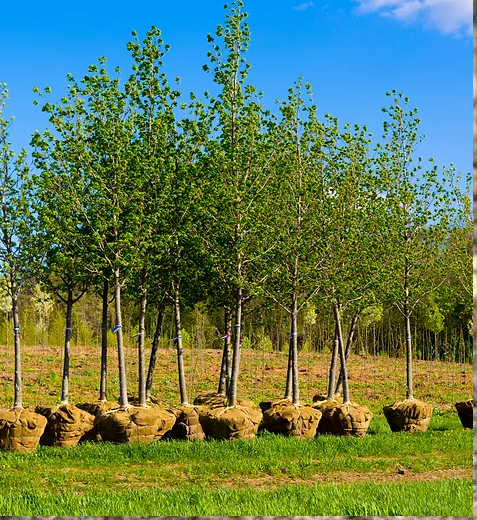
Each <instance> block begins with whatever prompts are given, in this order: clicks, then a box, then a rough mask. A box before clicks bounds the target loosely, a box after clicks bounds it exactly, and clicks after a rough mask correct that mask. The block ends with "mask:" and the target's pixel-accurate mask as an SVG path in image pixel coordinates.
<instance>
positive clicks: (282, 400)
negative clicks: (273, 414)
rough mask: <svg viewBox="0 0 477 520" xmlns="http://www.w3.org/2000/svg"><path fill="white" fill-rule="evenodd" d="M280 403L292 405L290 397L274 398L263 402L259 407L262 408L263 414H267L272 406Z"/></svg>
mask: <svg viewBox="0 0 477 520" xmlns="http://www.w3.org/2000/svg"><path fill="white" fill-rule="evenodd" d="M279 403H288V404H290V403H291V399H289V398H288V397H272V398H271V399H267V400H266V401H261V402H260V403H259V404H258V405H259V406H260V410H262V413H265V412H266V411H267V410H268V409H269V408H271V407H272V406H274V405H276V404H279Z"/></svg>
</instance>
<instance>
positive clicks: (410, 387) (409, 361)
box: [404, 265, 414, 399]
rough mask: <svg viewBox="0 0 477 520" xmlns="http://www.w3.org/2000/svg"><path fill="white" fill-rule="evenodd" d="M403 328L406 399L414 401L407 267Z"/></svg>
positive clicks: (406, 271) (407, 273)
mask: <svg viewBox="0 0 477 520" xmlns="http://www.w3.org/2000/svg"><path fill="white" fill-rule="evenodd" d="M404 326H405V332H406V379H407V396H406V397H407V399H414V390H413V380H412V342H411V312H410V309H409V267H408V266H407V265H406V267H405V269H404Z"/></svg>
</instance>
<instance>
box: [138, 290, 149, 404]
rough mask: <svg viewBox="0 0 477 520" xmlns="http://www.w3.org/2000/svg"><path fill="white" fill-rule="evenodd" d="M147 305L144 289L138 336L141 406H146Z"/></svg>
mask: <svg viewBox="0 0 477 520" xmlns="http://www.w3.org/2000/svg"><path fill="white" fill-rule="evenodd" d="M146 306H147V295H146V291H145V290H143V294H142V297H141V304H140V311H139V334H138V337H137V344H138V360H139V362H138V365H139V391H138V394H139V406H146V363H145V355H144V343H145V339H146Z"/></svg>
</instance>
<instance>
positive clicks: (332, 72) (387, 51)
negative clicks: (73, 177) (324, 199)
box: [0, 0, 472, 173]
mask: <svg viewBox="0 0 477 520" xmlns="http://www.w3.org/2000/svg"><path fill="white" fill-rule="evenodd" d="M2 3H3V5H2V9H1V13H0V34H1V37H2V46H1V47H0V81H4V82H6V83H8V86H9V91H10V100H9V103H8V106H7V111H6V112H7V114H8V115H14V116H15V122H14V124H13V125H12V127H11V132H10V134H11V141H12V142H13V144H14V146H15V148H16V149H18V148H19V147H20V146H25V145H27V144H28V142H29V136H30V135H31V133H32V132H33V131H34V130H36V129H39V130H42V129H43V128H45V127H46V126H47V120H46V118H45V116H44V114H42V113H41V112H40V110H39V108H38V107H34V106H33V105H32V102H33V99H35V98H34V95H33V93H32V87H33V86H38V87H39V88H43V87H45V86H50V87H51V88H52V90H53V94H52V99H59V98H60V97H61V95H63V94H64V93H65V92H66V74H67V73H68V72H71V73H73V75H74V76H75V77H76V78H77V79H80V77H81V76H82V75H84V74H85V73H86V71H87V67H88V65H89V64H90V63H95V62H96V60H97V58H98V57H99V56H100V55H105V56H106V57H107V58H108V63H109V65H110V66H111V68H113V67H115V66H117V65H119V66H121V68H122V69H123V71H124V72H125V73H126V72H127V71H128V69H129V66H130V60H129V56H128V53H127V51H126V43H127V41H128V40H129V39H130V33H131V30H133V29H135V30H137V31H138V33H139V36H143V35H144V34H145V32H146V30H147V29H148V28H149V27H150V26H151V25H152V24H154V25H156V26H157V27H159V28H161V29H162V32H163V37H164V40H165V42H167V43H169V44H171V47H172V48H171V52H170V53H169V54H168V55H167V58H166V62H165V67H164V68H165V71H166V72H167V74H168V75H169V76H170V78H171V79H172V78H174V77H176V76H180V77H181V78H182V83H181V90H182V91H183V92H184V93H186V94H187V93H188V92H190V91H194V92H196V93H198V94H200V93H201V92H203V91H204V90H207V89H209V88H210V87H211V80H212V78H211V77H210V76H209V75H207V74H206V73H204V72H203V71H202V65H203V64H205V63H206V62H207V58H206V53H207V51H208V50H209V46H208V44H207V39H206V35H207V33H208V32H214V30H215V27H216V25H217V24H219V23H222V22H223V19H224V11H223V9H222V7H223V4H224V1H223V0H219V1H218V0H203V1H199V0H179V1H171V0H142V1H141V2H137V3H136V4H135V3H134V2H121V1H116V2H112V1H99V0H96V1H92V0H84V1H82V2H76V3H75V2H64V1H57V0H51V1H50V2H48V3H40V2H36V1H35V2H33V1H30V0H24V1H22V2H13V1H8V0H4V2H2ZM136 6H137V7H136ZM245 10H246V11H247V12H249V13H250V17H249V23H250V26H251V31H252V41H251V46H250V52H249V56H248V59H249V62H250V63H251V65H252V69H251V74H250V76H249V78H250V81H251V82H252V83H253V84H254V85H255V86H257V88H259V89H260V90H263V91H264V93H265V103H266V104H267V105H268V106H269V107H270V108H272V107H273V104H274V100H275V99H276V98H279V99H283V98H285V97H286V90H287V88H288V87H289V86H290V84H291V83H292V82H293V81H294V80H295V79H296V78H297V77H298V76H299V75H303V76H304V77H305V79H306V80H307V81H308V82H310V83H311V84H312V85H313V90H314V94H315V101H316V103H317V105H318V107H319V109H320V111H321V112H322V113H325V112H329V113H331V114H332V115H334V116H336V117H338V118H339V120H340V122H341V123H345V122H351V123H355V122H357V123H360V124H367V125H368V127H369V129H370V130H371V131H373V132H374V134H375V135H376V136H378V135H380V134H381V128H382V116H383V114H382V113H381V110H380V109H381V107H382V106H383V105H385V104H387V102H388V100H387V98H386V96H385V92H386V91H387V90H391V89H397V90H399V91H402V92H404V93H405V94H406V95H407V96H409V97H410V99H411V103H412V104H413V105H414V106H416V107H418V109H419V112H420V116H421V119H422V126H421V129H422V132H423V133H424V134H425V135H426V139H425V141H424V143H423V144H422V145H421V151H420V155H422V156H423V157H430V156H432V157H434V158H435V159H436V161H437V164H439V165H443V164H449V163H450V162H453V163H454V164H455V166H456V167H457V169H458V170H460V171H461V172H462V173H465V172H468V171H470V170H471V160H472V120H471V117H472V115H471V110H470V100H471V87H472V81H471V75H472V61H471V60H472V36H471V24H472V0H313V1H311V0H310V1H308V0H275V1H272V0H245Z"/></svg>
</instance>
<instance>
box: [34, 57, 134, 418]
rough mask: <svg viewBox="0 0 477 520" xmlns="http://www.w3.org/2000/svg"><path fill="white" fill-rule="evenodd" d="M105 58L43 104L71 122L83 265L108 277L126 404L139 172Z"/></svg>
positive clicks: (123, 403)
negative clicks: (126, 297) (126, 326)
mask: <svg viewBox="0 0 477 520" xmlns="http://www.w3.org/2000/svg"><path fill="white" fill-rule="evenodd" d="M105 62H106V59H105V58H104V57H102V58H100V60H99V64H98V65H92V66H90V68H89V74H88V75H86V76H84V78H83V79H82V81H81V82H80V83H78V82H76V81H75V80H74V78H73V77H72V76H71V75H68V79H69V92H68V95H67V96H65V97H64V98H62V99H61V101H60V102H58V103H56V104H55V103H45V104H44V106H43V110H44V111H45V112H47V113H48V114H49V116H50V123H51V124H52V125H53V128H54V130H55V132H58V133H59V134H61V133H62V131H63V129H64V128H67V129H74V127H76V128H77V130H76V131H77V135H76V140H75V141H74V142H68V146H69V154H70V156H69V162H70V164H71V165H73V166H74V167H75V168H77V171H78V172H79V174H80V175H81V176H82V181H81V182H79V183H76V182H69V188H68V196H70V197H72V203H73V204H75V206H76V210H77V212H78V214H79V215H81V219H83V220H84V222H85V229H86V234H87V237H88V243H90V244H91V257H90V261H89V262H88V263H87V265H86V267H87V268H88V269H89V270H90V271H91V272H92V273H93V274H95V275H97V276H99V277H101V278H102V279H103V280H109V279H110V278H112V279H113V281H114V296H115V298H114V301H115V317H116V325H115V326H114V327H113V329H112V330H113V332H115V333H116V336H117V347H118V362H119V381H120V392H119V404H120V407H121V408H126V407H127V406H128V399H127V383H126V370H125V359H124V348H123V334H122V313H121V291H122V287H123V285H124V283H125V281H126V279H127V276H128V274H129V273H130V272H131V270H132V269H133V268H134V266H135V260H136V258H137V256H136V254H135V252H136V249H137V243H138V240H139V237H141V223H142V220H141V216H142V210H143V204H142V200H141V198H140V196H141V194H142V191H141V188H142V186H143V184H142V178H141V175H140V168H139V167H138V161H139V154H137V153H136V147H137V139H136V130H137V129H136V114H137V112H136V111H135V110H134V106H133V103H132V101H131V96H130V92H129V89H130V87H131V85H130V84H128V83H126V84H125V85H124V87H122V86H121V81H120V71H119V69H116V71H115V73H116V77H114V78H112V77H110V76H109V74H108V72H107V70H106V68H105Z"/></svg>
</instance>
